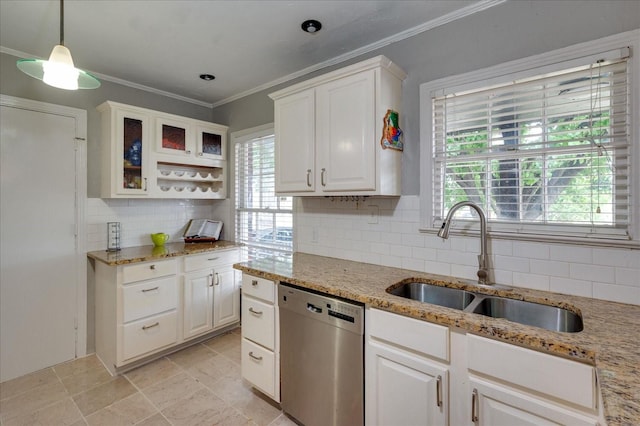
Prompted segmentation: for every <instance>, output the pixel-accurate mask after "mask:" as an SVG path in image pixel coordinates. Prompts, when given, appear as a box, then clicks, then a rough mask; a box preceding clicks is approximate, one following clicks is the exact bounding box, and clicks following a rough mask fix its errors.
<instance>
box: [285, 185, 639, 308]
mask: <svg viewBox="0 0 640 426" xmlns="http://www.w3.org/2000/svg"><path fill="white" fill-rule="evenodd" d="M294 217H295V220H294V223H295V231H296V236H295V239H296V242H297V251H300V252H305V253H311V254H317V255H321V256H330V257H337V258H344V259H349V260H355V261H360V262H366V263H374V264H381V265H386V266H393V267H401V268H406V269H411V270H417V271H425V272H431V273H436V274H443V275H450V276H455V277H461V278H468V279H475V277H476V271H477V265H478V260H477V255H478V253H479V248H480V242H479V239H478V238H473V237H461V236H456V235H452V236H451V237H450V238H449V239H447V240H442V239H441V238H439V237H437V236H436V235H435V234H428V233H420V232H418V228H419V223H420V207H419V199H418V197H417V196H403V197H400V198H399V199H386V198H383V199H366V200H364V201H362V199H361V200H359V201H356V200H354V199H352V198H351V197H334V198H296V199H295V203H294ZM488 251H489V255H490V259H491V267H492V273H493V280H494V281H495V282H497V283H500V284H506V285H512V286H518V287H527V288H533V289H539V290H547V291H553V292H558V293H565V294H573V295H579V296H586V297H594V298H598V299H604V300H611V301H616V302H623V303H633V304H637V305H640V250H631V249H619V248H607V247H590V246H581V245H568V244H558V243H540V242H527V241H515V240H498V239H491V238H489V248H488Z"/></svg>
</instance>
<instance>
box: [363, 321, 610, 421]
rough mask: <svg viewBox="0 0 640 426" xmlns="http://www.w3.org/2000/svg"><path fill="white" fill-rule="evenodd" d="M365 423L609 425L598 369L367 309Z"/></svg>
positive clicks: (456, 330)
mask: <svg viewBox="0 0 640 426" xmlns="http://www.w3.org/2000/svg"><path fill="white" fill-rule="evenodd" d="M365 332H366V342H365V423H366V424H367V425H391V424H398V425H400V424H402V425H405V424H406V425H417V424H421V425H455V426H458V425H469V426H473V425H476V426H483V425H486V426H513V425H536V426H538V425H571V426H573V425H593V426H595V425H597V424H605V422H604V420H603V414H602V408H601V404H600V403H599V393H598V388H597V385H596V376H595V368H594V367H593V366H590V365H587V364H582V363H579V362H576V361H571V360H568V359H565V358H561V357H558V356H553V355H549V354H545V353H542V352H538V351H534V350H530V349H525V348H522V347H518V346H515V345H510V344H508V343H504V342H499V341H496V340H492V339H487V338H484V337H480V336H476V335H472V334H467V333H466V332H464V331H463V330H460V329H449V328H447V327H443V326H440V325H436V324H432V323H428V322H424V321H419V320H416V319H413V318H408V317H404V316H401V315H397V314H393V313H390V312H385V311H381V310H378V309H373V308H369V309H367V325H366V329H365Z"/></svg>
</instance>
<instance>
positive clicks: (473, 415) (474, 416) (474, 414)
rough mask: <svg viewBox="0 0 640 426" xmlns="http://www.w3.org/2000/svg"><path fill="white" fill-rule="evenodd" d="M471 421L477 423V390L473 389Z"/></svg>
mask: <svg viewBox="0 0 640 426" xmlns="http://www.w3.org/2000/svg"><path fill="white" fill-rule="evenodd" d="M471 421H472V422H473V423H476V422H477V421H478V390H477V389H474V390H473V393H472V394H471Z"/></svg>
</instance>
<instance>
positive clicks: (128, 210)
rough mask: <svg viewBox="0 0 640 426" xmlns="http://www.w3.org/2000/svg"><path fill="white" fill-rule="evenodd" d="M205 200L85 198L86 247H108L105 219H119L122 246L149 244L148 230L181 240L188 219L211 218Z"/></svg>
mask: <svg viewBox="0 0 640 426" xmlns="http://www.w3.org/2000/svg"><path fill="white" fill-rule="evenodd" d="M213 204H215V203H212V202H211V201H207V200H159V199H158V200H155V199H148V200H146V199H102V198H89V199H88V200H87V251H93V250H102V249H106V248H107V222H120V223H121V244H120V245H121V247H133V246H144V245H151V244H152V243H151V238H150V237H149V234H151V233H155V232H165V233H167V234H169V235H170V236H171V238H170V239H169V241H171V242H176V241H182V234H183V233H184V230H185V229H186V226H187V224H188V223H189V220H191V219H214V217H213V209H214V207H213Z"/></svg>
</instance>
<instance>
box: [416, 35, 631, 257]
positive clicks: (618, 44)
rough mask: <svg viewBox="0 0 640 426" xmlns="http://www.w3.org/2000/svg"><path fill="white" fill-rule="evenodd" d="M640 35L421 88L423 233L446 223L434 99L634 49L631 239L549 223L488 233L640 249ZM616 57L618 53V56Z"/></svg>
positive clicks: (472, 224) (467, 225)
mask: <svg viewBox="0 0 640 426" xmlns="http://www.w3.org/2000/svg"><path fill="white" fill-rule="evenodd" d="M639 40H640V30H633V31H629V32H625V33H621V34H616V35H614V36H610V37H605V38H602V39H599V40H595V41H590V42H586V43H581V44H578V45H574V46H569V47H566V48H562V49H558V50H554V51H551V52H547V53H543V54H540V55H535V56H531V57H527V58H523V59H519V60H515V61H510V62H507V63H503V64H499V65H495V66H491V67H488V68H484V69H480V70H476V71H470V72H467V73H464V74H460V75H454V76H450V77H445V78H441V79H438V80H434V81H431V82H427V83H423V84H421V85H420V182H421V185H420V212H421V222H420V229H419V230H420V232H426V233H435V232H437V231H438V228H439V225H440V223H439V222H438V223H435V222H434V221H435V218H434V217H433V210H434V209H433V172H434V171H433V158H432V152H433V141H432V137H433V129H432V113H433V110H432V95H433V94H434V93H435V94H443V93H445V92H446V93H451V92H461V91H465V90H473V89H478V88H481V87H490V86H494V85H499V84H501V83H504V82H507V81H513V80H521V79H527V78H530V77H533V76H536V75H541V74H547V73H552V72H556V71H559V70H563V69H568V68H573V67H576V66H581V65H585V64H587V63H589V62H591V63H593V62H595V61H596V60H598V59H600V58H602V55H603V53H607V52H610V51H616V50H619V49H622V48H624V47H630V49H631V52H632V54H631V57H630V58H629V60H628V67H629V80H630V86H631V99H630V108H631V111H630V114H629V117H630V118H629V119H630V123H629V125H630V135H629V136H630V141H631V146H630V171H631V174H632V176H631V177H630V188H629V189H630V192H631V203H632V204H631V205H630V206H629V226H628V233H629V237H628V239H618V238H616V237H614V236H611V235H601V234H598V233H594V234H585V235H580V234H577V233H575V232H574V231H572V230H571V226H570V225H566V226H564V230H565V231H566V232H562V231H563V229H562V228H563V227H562V226H555V225H552V226H549V225H544V224H525V223H518V224H515V225H514V224H506V225H505V224H501V223H494V222H492V223H489V224H488V230H489V231H490V233H491V236H492V237H494V238H503V239H517V240H534V241H557V242H571V243H576V242H578V243H582V244H589V245H604V246H622V247H625V246H626V247H640V235H639V234H640V217H639V216H640V201H639V197H640V182H639V180H640V173H639V170H638V169H640V141H639V140H638V138H639V137H640V130H639V125H640V120H638V111H640V106H639V105H638V99H640V96H639V95H638V94H639V92H640V90H639V80H640V78H639V76H640V42H639ZM614 53H615V52H614ZM452 232H456V233H460V234H471V235H472V234H475V233H476V232H478V225H477V221H459V223H458V224H457V226H456V228H455V231H454V229H453V228H452Z"/></svg>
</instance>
